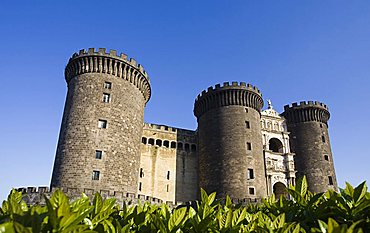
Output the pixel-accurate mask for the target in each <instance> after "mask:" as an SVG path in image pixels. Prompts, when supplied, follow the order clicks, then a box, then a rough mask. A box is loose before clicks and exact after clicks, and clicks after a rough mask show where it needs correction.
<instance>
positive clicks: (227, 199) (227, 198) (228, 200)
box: [225, 196, 233, 207]
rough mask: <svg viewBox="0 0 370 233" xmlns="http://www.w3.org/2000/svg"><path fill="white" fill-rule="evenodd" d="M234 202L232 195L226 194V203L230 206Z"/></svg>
mask: <svg viewBox="0 0 370 233" xmlns="http://www.w3.org/2000/svg"><path fill="white" fill-rule="evenodd" d="M232 204H233V202H232V201H231V199H230V197H229V196H226V203H225V205H226V206H227V207H230V206H232Z"/></svg>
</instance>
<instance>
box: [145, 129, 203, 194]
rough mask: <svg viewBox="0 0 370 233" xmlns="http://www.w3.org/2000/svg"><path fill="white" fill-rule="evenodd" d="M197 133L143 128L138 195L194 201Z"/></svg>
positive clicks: (195, 192) (196, 187) (196, 179)
mask: <svg viewBox="0 0 370 233" xmlns="http://www.w3.org/2000/svg"><path fill="white" fill-rule="evenodd" d="M196 148H197V145H196V132H194V131H190V130H182V129H177V128H173V127H168V126H163V125H154V124H145V125H144V131H143V138H142V144H141V164H140V175H139V176H140V178H139V187H138V193H139V194H143V195H147V196H153V197H157V198H160V199H162V200H164V201H189V200H196V199H197V190H198V182H197V181H198V177H197V167H198V166H197V165H198V160H197V153H196Z"/></svg>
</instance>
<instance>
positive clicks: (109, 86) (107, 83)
mask: <svg viewBox="0 0 370 233" xmlns="http://www.w3.org/2000/svg"><path fill="white" fill-rule="evenodd" d="M104 88H105V89H112V83H110V82H105V83H104Z"/></svg>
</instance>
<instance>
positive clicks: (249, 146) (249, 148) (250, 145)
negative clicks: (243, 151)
mask: <svg viewBox="0 0 370 233" xmlns="http://www.w3.org/2000/svg"><path fill="white" fill-rule="evenodd" d="M247 150H252V144H251V143H250V142H247Z"/></svg>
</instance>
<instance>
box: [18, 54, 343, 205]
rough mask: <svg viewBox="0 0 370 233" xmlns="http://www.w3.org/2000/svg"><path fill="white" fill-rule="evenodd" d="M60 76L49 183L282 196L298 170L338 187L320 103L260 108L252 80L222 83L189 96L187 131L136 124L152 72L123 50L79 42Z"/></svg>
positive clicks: (156, 192) (77, 188) (182, 196)
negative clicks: (60, 106)
mask: <svg viewBox="0 0 370 233" xmlns="http://www.w3.org/2000/svg"><path fill="white" fill-rule="evenodd" d="M65 79H66V82H67V85H68V94H67V98H66V103H65V108H64V114H63V119H62V126H61V130H60V135H59V141H58V146H57V151H56V157H55V162H54V169H53V174H52V180H51V185H50V188H51V190H53V189H55V188H61V189H63V190H65V191H67V192H69V193H76V194H80V193H81V192H85V193H88V194H91V193H94V192H96V191H98V192H101V193H104V194H106V195H108V196H109V195H110V196H126V197H127V196H131V197H133V198H136V197H139V198H140V197H151V198H152V199H154V200H162V201H168V202H174V203H175V202H185V201H190V200H196V199H198V197H199V188H200V187H202V188H203V189H205V190H206V191H207V192H213V191H216V192H217V195H218V197H219V198H223V197H225V195H229V196H230V197H231V198H233V199H238V200H245V199H249V200H256V199H259V198H262V197H266V196H268V195H271V194H272V193H274V194H275V195H277V196H280V195H286V191H285V187H288V186H289V185H290V184H295V179H296V177H299V176H302V175H305V176H306V177H307V181H308V185H309V189H310V190H311V191H313V192H323V191H326V190H327V189H337V181H336V176H335V171H334V165H333V156H332V152H331V148H330V141H329V135H328V120H329V117H330V113H329V111H328V107H327V106H326V105H325V104H322V103H319V102H316V101H315V102H313V101H308V102H305V101H303V102H300V103H299V104H297V103H293V104H292V105H290V106H289V105H287V106H285V107H284V112H283V113H282V114H279V113H278V112H276V111H275V110H274V108H273V106H272V104H271V101H268V108H267V109H265V110H263V109H262V108H263V105H264V101H263V99H262V94H261V93H260V91H259V90H258V88H257V87H254V86H252V85H250V84H246V83H244V82H240V83H237V82H232V83H228V82H225V83H223V85H220V84H217V85H216V86H214V87H209V88H208V89H207V90H205V91H203V92H202V93H201V94H199V95H198V97H196V100H195V104H194V115H195V116H196V117H197V122H198V128H197V130H196V131H193V130H187V129H179V128H174V127H170V126H166V125H157V124H148V123H144V116H143V115H144V108H145V105H146V103H147V102H148V101H149V99H150V96H151V87H150V80H149V77H148V74H147V73H146V71H145V70H144V68H143V66H141V65H138V64H137V62H136V61H135V60H134V59H132V58H131V59H128V58H127V56H126V55H125V54H120V55H117V52H116V51H114V50H110V51H109V52H106V50H105V49H99V50H98V51H96V50H95V49H93V48H90V49H88V51H86V50H80V52H79V53H78V54H77V53H75V54H73V56H72V57H71V58H70V59H69V62H68V64H67V66H66V68H65ZM24 192H25V193H26V192H28V193H32V192H34V193H36V192H38V191H37V190H36V189H32V188H31V189H29V190H26V189H24ZM40 192H49V190H47V188H45V189H42V190H40Z"/></svg>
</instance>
